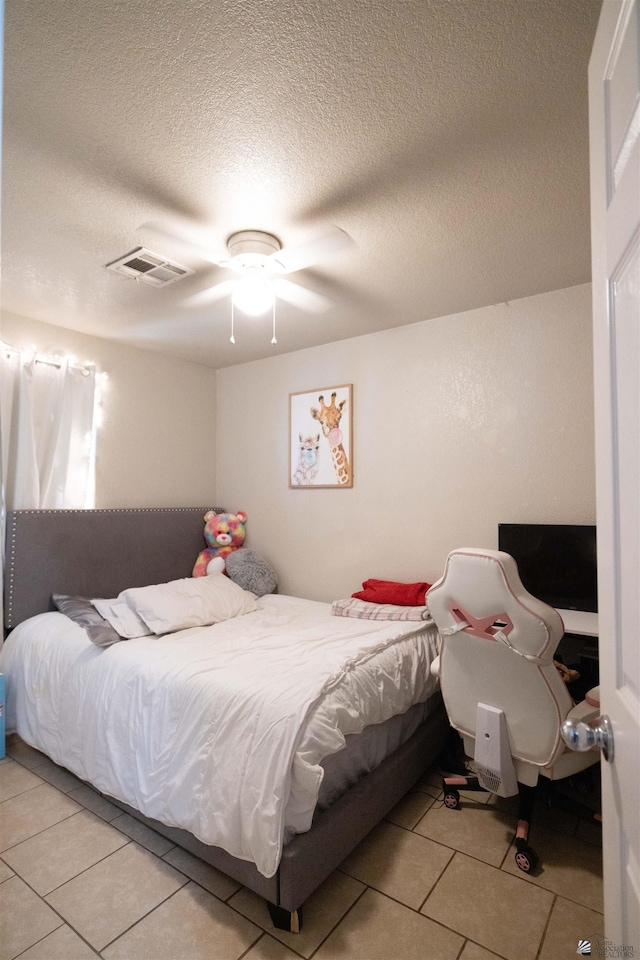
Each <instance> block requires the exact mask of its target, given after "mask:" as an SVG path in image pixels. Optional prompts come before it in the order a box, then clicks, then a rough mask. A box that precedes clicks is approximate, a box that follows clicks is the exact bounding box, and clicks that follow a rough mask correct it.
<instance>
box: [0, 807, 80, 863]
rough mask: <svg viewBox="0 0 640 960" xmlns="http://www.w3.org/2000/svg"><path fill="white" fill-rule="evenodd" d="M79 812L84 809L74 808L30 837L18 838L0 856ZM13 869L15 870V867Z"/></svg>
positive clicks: (0, 852)
mask: <svg viewBox="0 0 640 960" xmlns="http://www.w3.org/2000/svg"><path fill="white" fill-rule="evenodd" d="M21 796H22V794H21ZM79 813H82V809H80V810H74V811H73V813H70V814H69V816H68V817H62V818H61V819H60V820H56V822H55V823H50V824H49V825H48V826H46V827H43V828H42V830H37V831H36V833H32V834H31V835H30V836H28V837H23V838H22V840H18V842H17V843H12V844H11V846H10V847H4V849H3V850H0V857H4V855H5V853H8V852H9V850H14V849H15V847H19V846H20V844H21V843H26V842H27V840H33V839H34V837H39V836H40V834H41V833H46V831H47V830H50V829H51V827H57V826H58V824H59V823H64V822H65V820H71V818H72V817H76V816H77V815H78V814H79ZM11 869H12V870H13V867H12V868H11Z"/></svg>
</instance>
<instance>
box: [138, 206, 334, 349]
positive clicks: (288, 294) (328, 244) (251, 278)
mask: <svg viewBox="0 0 640 960" xmlns="http://www.w3.org/2000/svg"><path fill="white" fill-rule="evenodd" d="M144 229H146V230H150V231H152V232H153V233H155V234H156V235H157V236H159V237H161V238H163V239H165V240H169V241H171V243H179V244H180V245H182V246H185V247H188V248H189V249H190V250H191V252H192V253H193V254H194V255H196V256H199V257H200V258H201V259H204V260H207V261H208V262H210V263H215V264H217V266H219V267H222V268H223V269H226V270H230V271H232V272H233V273H235V275H236V276H235V277H234V278H231V279H229V280H223V281H221V282H220V283H216V284H214V285H213V286H211V287H208V288H207V289H206V290H201V291H200V292H199V293H196V294H194V295H193V296H192V297H188V298H187V299H186V300H185V301H183V303H184V305H185V306H188V307H200V306H204V305H206V304H209V303H214V302H215V301H217V300H220V299H222V298H223V297H227V296H230V297H231V302H232V305H233V307H237V308H238V309H239V310H241V311H242V312H243V313H247V314H249V315H250V316H260V315H261V314H264V313H267V312H268V311H269V310H271V311H272V313H273V316H274V337H273V340H272V343H273V342H275V310H274V306H275V302H276V299H280V300H285V301H286V302H287V303H290V304H292V305H293V306H295V307H299V308H300V309H301V310H306V311H307V312H309V313H317V314H319V313H324V312H325V311H326V310H329V309H330V308H331V307H332V306H333V305H334V304H333V301H331V300H329V299H328V298H327V297H325V296H323V295H322V294H319V293H316V292H315V291H313V290H309V289H308V287H303V286H301V285H300V284H299V283H294V282H293V281H292V280H288V279H286V274H289V273H295V272H296V271H298V270H303V269H305V267H309V266H311V265H312V264H314V263H318V262H319V261H320V260H323V259H325V257H328V256H331V255H335V254H337V253H340V252H341V251H344V250H346V249H347V248H348V247H350V246H351V245H352V243H353V241H352V240H351V238H350V236H349V235H348V234H347V233H345V231H344V230H341V229H340V228H339V227H333V228H332V229H331V230H330V231H328V232H326V233H324V234H322V235H320V236H318V237H315V238H314V239H312V240H309V241H307V242H306V243H303V244H300V245H299V246H296V247H284V248H283V247H282V244H281V243H280V241H279V240H278V238H277V237H275V236H274V235H273V234H271V233H266V232H265V231H263V230H240V231H238V232H237V233H234V234H232V235H231V236H230V237H229V239H228V240H227V253H226V255H223V256H219V255H217V254H216V253H215V252H214V251H213V250H212V249H210V248H209V247H208V246H207V245H204V244H202V243H199V242H197V241H196V240H195V239H193V238H192V237H191V236H189V235H188V234H186V233H184V232H183V231H181V230H171V231H169V230H167V229H166V228H164V227H163V226H162V225H161V224H158V223H155V222H152V223H146V224H144ZM231 342H232V343H235V340H234V339H233V312H232V332H231Z"/></svg>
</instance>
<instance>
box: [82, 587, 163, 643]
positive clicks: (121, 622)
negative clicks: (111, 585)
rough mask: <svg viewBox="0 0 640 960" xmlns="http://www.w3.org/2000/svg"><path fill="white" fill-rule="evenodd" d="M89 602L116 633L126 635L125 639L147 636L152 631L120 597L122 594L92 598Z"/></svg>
mask: <svg viewBox="0 0 640 960" xmlns="http://www.w3.org/2000/svg"><path fill="white" fill-rule="evenodd" d="M91 603H92V604H93V606H94V607H95V608H96V610H97V611H98V613H99V614H100V616H101V617H104V619H105V620H107V621H108V622H109V623H110V624H111V626H112V627H113V629H114V630H115V631H116V633H118V634H120V636H121V637H126V639H127V640H133V639H134V638H135V637H148V636H150V634H151V633H153V631H152V630H150V629H149V627H148V626H147V624H146V623H145V622H144V620H143V619H142V618H141V617H139V616H138V614H137V613H136V612H135V610H132V609H131V607H130V606H129V604H128V603H127V601H126V600H123V599H122V594H119V596H118V597H117V598H116V599H115V600H92V601H91Z"/></svg>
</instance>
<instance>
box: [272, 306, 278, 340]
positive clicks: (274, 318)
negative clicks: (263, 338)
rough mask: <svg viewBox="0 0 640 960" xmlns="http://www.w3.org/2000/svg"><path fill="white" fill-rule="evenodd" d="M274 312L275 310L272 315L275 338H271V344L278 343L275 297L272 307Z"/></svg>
mask: <svg viewBox="0 0 640 960" xmlns="http://www.w3.org/2000/svg"><path fill="white" fill-rule="evenodd" d="M272 310H273V313H272V316H273V336H272V337H271V343H277V342H278V341H277V340H276V298H275V297H274V298H273V307H272Z"/></svg>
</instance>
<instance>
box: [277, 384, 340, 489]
mask: <svg viewBox="0 0 640 960" xmlns="http://www.w3.org/2000/svg"><path fill="white" fill-rule="evenodd" d="M289 486H290V487H291V489H292V490H298V489H299V490H302V489H309V488H310V487H313V488H315V489H321V488H325V489H326V488H327V487H338V488H340V487H352V486H353V384H351V383H343V384H342V385H341V386H338V387H319V388H318V389H317V390H305V392H304V393H290V394H289Z"/></svg>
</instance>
